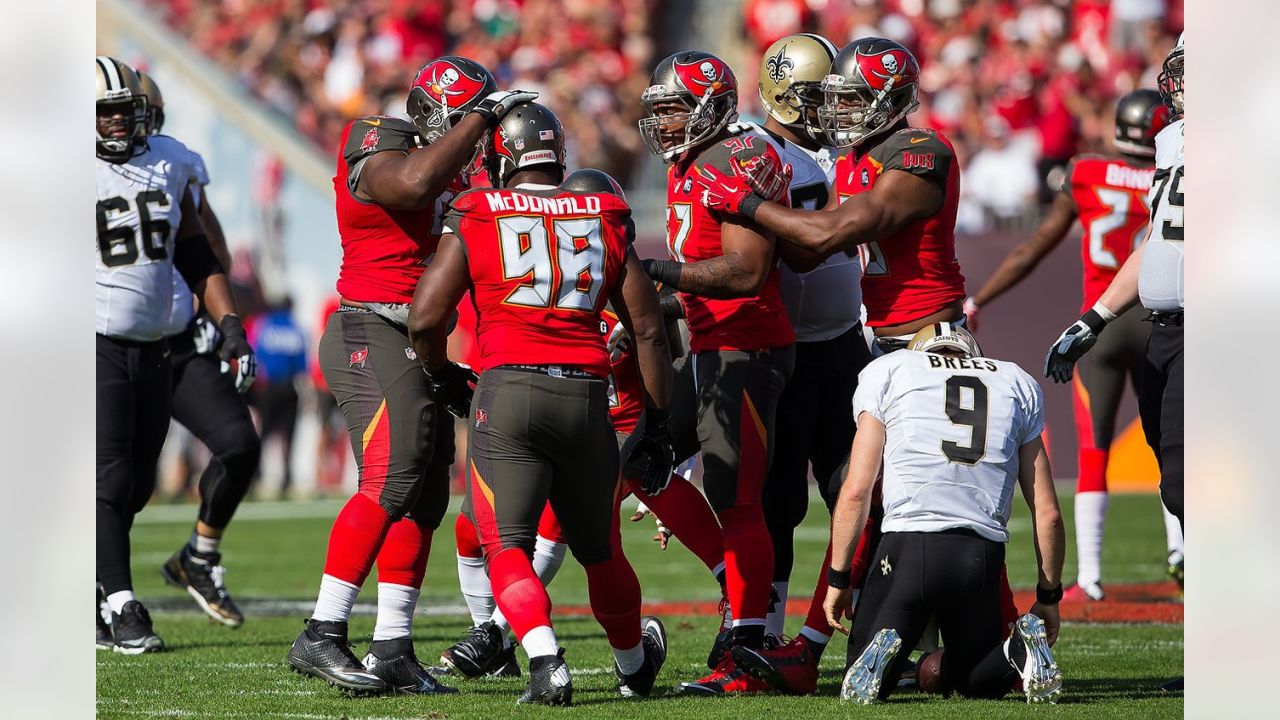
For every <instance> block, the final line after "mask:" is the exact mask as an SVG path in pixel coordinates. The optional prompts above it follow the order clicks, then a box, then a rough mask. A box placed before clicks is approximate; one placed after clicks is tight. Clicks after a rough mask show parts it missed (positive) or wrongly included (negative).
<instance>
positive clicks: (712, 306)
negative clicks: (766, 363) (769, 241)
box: [667, 129, 796, 352]
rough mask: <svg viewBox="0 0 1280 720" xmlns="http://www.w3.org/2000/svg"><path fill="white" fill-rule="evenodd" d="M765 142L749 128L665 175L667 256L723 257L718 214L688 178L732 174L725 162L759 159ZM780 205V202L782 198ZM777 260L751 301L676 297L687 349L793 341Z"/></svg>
mask: <svg viewBox="0 0 1280 720" xmlns="http://www.w3.org/2000/svg"><path fill="white" fill-rule="evenodd" d="M769 149H770V147H769V142H768V140H766V139H765V137H764V136H763V135H760V134H759V133H757V132H756V131H754V130H750V129H743V130H742V131H740V132H739V134H737V135H735V136H734V137H731V138H729V139H728V140H725V141H723V142H719V143H716V144H715V145H712V146H711V147H709V148H707V149H706V150H703V151H702V152H701V153H700V154H699V155H698V157H697V158H696V159H695V160H694V161H693V162H692V163H690V164H689V166H688V167H686V168H683V170H682V169H681V168H680V167H679V166H672V167H671V168H670V169H669V170H668V171H667V252H668V253H670V255H671V259H673V260H678V261H680V262H697V261H699V260H708V259H710V258H714V257H719V256H721V255H723V254H724V249H723V247H722V246H721V244H720V226H721V216H720V215H719V213H717V212H715V211H712V210H708V209H707V208H705V207H703V205H702V189H701V187H700V186H699V185H698V183H697V182H695V181H694V177H693V174H694V173H696V172H698V169H699V168H700V167H703V166H710V167H715V168H716V169H718V170H719V171H720V172H721V173H724V174H726V175H732V174H733V173H734V170H733V168H732V167H731V166H730V164H729V159H730V158H731V157H733V156H735V155H736V156H737V157H738V159H739V160H741V161H747V160H749V159H750V158H753V157H757V156H760V155H763V154H764V153H766V152H768V151H769ZM784 202H785V200H784ZM779 282H780V280H779V276H778V267H777V262H776V257H775V261H774V267H773V269H772V270H770V271H769V278H768V280H766V281H765V284H764V288H763V289H761V291H760V294H759V295H757V296H755V297H748V298H733V299H729V300H714V299H711V298H706V297H701V296H698V295H691V294H689V293H683V292H682V293H680V299H681V300H682V301H684V307H685V314H686V319H687V320H688V322H689V348H690V350H692V351H693V352H702V351H703V350H767V349H769V348H776V347H783V346H785V345H790V344H791V343H793V342H795V337H796V336H795V332H794V331H793V330H792V328H791V320H790V319H789V318H788V317H787V308H786V306H785V305H783V304H782V291H781V288H780V285H779Z"/></svg>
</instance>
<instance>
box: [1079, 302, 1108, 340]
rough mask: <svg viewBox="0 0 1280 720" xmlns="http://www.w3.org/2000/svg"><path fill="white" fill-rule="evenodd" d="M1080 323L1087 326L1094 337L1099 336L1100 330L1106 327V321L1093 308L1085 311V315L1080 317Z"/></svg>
mask: <svg viewBox="0 0 1280 720" xmlns="http://www.w3.org/2000/svg"><path fill="white" fill-rule="evenodd" d="M1080 322H1082V323H1084V324H1085V325H1087V326H1089V329H1090V330H1092V331H1093V334H1094V335H1099V334H1101V333H1102V329H1103V328H1105V327H1106V326H1107V321H1106V320H1103V319H1102V316H1101V315H1099V314H1098V311H1097V310H1094V309H1093V308H1090V309H1089V310H1087V311H1085V314H1083V315H1081V316H1080Z"/></svg>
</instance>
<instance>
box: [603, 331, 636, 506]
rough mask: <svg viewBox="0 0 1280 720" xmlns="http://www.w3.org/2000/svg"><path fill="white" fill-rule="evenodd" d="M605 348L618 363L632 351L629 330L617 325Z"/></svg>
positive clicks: (612, 359) (611, 358)
mask: <svg viewBox="0 0 1280 720" xmlns="http://www.w3.org/2000/svg"><path fill="white" fill-rule="evenodd" d="M604 346H605V349H607V350H608V351H609V361H610V362H618V359H619V358H621V357H622V356H623V355H624V354H626V352H627V351H628V350H630V349H631V336H630V335H628V334H627V329H626V328H625V327H623V326H622V323H617V324H615V325H614V326H613V329H612V330H610V331H609V337H608V339H607V340H605V343H604ZM642 507H643V506H642Z"/></svg>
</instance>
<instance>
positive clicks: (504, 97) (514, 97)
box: [471, 90, 538, 127]
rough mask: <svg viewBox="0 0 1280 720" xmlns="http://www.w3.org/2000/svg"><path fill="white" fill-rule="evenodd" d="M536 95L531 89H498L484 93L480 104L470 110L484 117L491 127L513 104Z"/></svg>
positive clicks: (525, 100) (531, 98) (526, 100)
mask: <svg viewBox="0 0 1280 720" xmlns="http://www.w3.org/2000/svg"><path fill="white" fill-rule="evenodd" d="M536 97H538V93H536V92H533V91H532V90H499V91H498V92H493V93H489V94H488V95H486V96H485V98H484V99H483V100H481V101H480V104H479V105H476V109H475V110H472V111H471V112H473V113H479V115H480V116H481V117H483V118H484V121H485V123H486V124H487V125H488V126H489V127H493V126H494V125H497V124H498V121H499V120H501V119H502V116H503V115H506V114H507V112H508V111H510V110H511V108H512V107H513V106H515V105H519V104H520V103H522V102H529V101H530V100H533V99H534V98H536Z"/></svg>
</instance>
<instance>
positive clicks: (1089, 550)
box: [1075, 492, 1111, 585]
mask: <svg viewBox="0 0 1280 720" xmlns="http://www.w3.org/2000/svg"><path fill="white" fill-rule="evenodd" d="M1110 503H1111V496H1110V495H1109V494H1108V493H1106V492H1082V493H1076V518H1075V523H1076V584H1078V585H1090V584H1092V583H1098V582H1102V532H1103V525H1104V524H1105V522H1106V518H1107V505H1109V504H1110Z"/></svg>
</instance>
